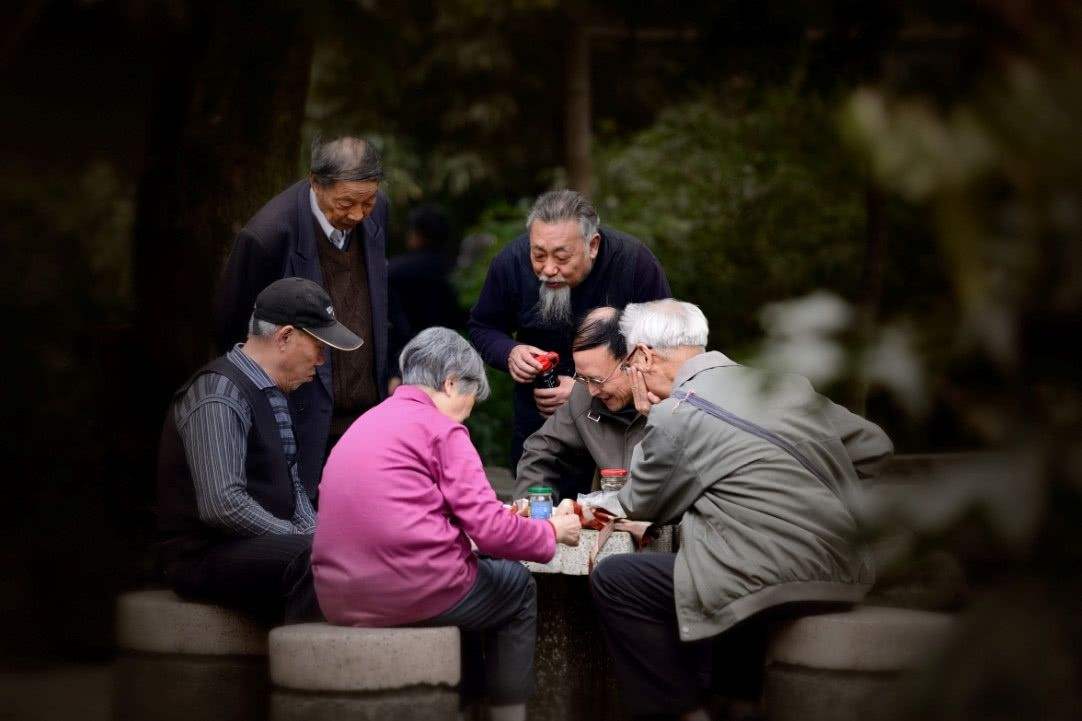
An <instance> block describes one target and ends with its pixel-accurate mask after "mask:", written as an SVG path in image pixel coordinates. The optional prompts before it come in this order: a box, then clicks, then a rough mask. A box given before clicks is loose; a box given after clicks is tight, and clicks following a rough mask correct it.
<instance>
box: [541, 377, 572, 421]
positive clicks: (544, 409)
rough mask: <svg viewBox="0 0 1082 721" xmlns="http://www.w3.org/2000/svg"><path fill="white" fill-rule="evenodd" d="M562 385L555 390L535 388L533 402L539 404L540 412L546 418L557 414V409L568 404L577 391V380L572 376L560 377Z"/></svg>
mask: <svg viewBox="0 0 1082 721" xmlns="http://www.w3.org/2000/svg"><path fill="white" fill-rule="evenodd" d="M559 378H560V385H558V386H556V387H555V388H534V391H533V401H534V403H536V404H537V410H538V412H539V413H540V414H541V415H543V416H545V417H546V418H547V417H549V416H551V415H552V414H553V413H555V412H556V409H557V408H559V407H560V406H562V405H563V404H564V403H567V399H568V398H569V397H570V396H571V391H572V390H574V389H575V379H574V378H572V377H571V376H560V377H559Z"/></svg>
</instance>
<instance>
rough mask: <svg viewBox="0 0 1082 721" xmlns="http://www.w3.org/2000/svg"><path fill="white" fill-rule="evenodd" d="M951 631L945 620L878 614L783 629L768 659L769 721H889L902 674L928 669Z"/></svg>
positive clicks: (950, 621) (837, 616)
mask: <svg viewBox="0 0 1082 721" xmlns="http://www.w3.org/2000/svg"><path fill="white" fill-rule="evenodd" d="M954 628H955V619H954V618H953V617H952V616H951V615H949V614H945V613H933V612H931V611H915V610H910V609H904V608H885V607H877V606H860V607H857V608H855V609H854V610H852V611H848V612H842V613H824V614H818V615H811V616H804V617H801V618H797V619H794V620H792V621H787V622H786V623H784V624H783V625H781V626H779V628H778V629H777V630H776V632H775V633H774V635H773V636H772V638H771V641H770V645H769V648H768V651H767V664H768V666H767V669H766V684H765V703H766V708H767V715H768V717H769V718H770V719H771V721H789V720H790V719H792V720H794V721H795V720H796V719H810V718H814V719H822V720H823V721H868V720H869V719H889V718H891V713H894V712H895V711H896V710H897V709H898V708H899V707H900V705H901V703H902V701H903V691H904V689H905V685H904V683H905V672H908V671H912V670H914V669H917V668H919V667H921V666H925V665H929V664H931V663H933V662H934V661H935V659H936V657H937V656H938V655H939V653H940V652H941V650H942V649H943V648H944V647H945V646H946V644H947V643H948V642H949V641H950V638H951V636H952V634H953V632H954Z"/></svg>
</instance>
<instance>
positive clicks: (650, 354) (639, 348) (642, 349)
mask: <svg viewBox="0 0 1082 721" xmlns="http://www.w3.org/2000/svg"><path fill="white" fill-rule="evenodd" d="M634 352H635V353H636V354H637V355H638V356H639V358H641V359H642V360H641V361H640V362H639V363H637V364H636V365H638V366H639V368H640V369H642V371H643V372H645V371H648V370H650V369H652V368H653V367H654V363H655V362H656V361H657V356H656V355H655V353H654V349H653V348H651V347H650V346H648V345H646V344H645V343H639V344H638V345H636V346H635V351H634Z"/></svg>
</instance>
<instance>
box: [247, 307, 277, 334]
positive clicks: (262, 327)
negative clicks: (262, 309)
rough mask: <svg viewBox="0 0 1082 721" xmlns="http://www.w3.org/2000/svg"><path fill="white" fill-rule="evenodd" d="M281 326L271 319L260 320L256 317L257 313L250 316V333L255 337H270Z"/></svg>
mask: <svg viewBox="0 0 1082 721" xmlns="http://www.w3.org/2000/svg"><path fill="white" fill-rule="evenodd" d="M281 327H282V326H280V325H275V324H274V323H271V322H270V321H269V320H259V319H258V318H256V317H255V313H252V315H251V317H249V318H248V335H250V336H252V337H253V338H269V337H270V336H272V335H274V334H275V333H277V332H278V329H279V328H281Z"/></svg>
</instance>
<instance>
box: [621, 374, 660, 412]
mask: <svg viewBox="0 0 1082 721" xmlns="http://www.w3.org/2000/svg"><path fill="white" fill-rule="evenodd" d="M624 372H625V373H627V379H628V381H629V382H630V383H631V396H632V397H633V398H634V399H635V410H637V411H638V412H639V413H641V414H642V415H644V416H647V415H650V409H651V408H653V407H654V406H655V405H657V404H658V403H661V399H660V398H658V397H657V396H656V395H654V394H653V393H651V392H650V391H649V390H647V388H646V379H644V378H643V377H642V371H641V370H639V369H638V368H637V367H636V366H633V365H632V366H628V368H627V370H626V371H624Z"/></svg>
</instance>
